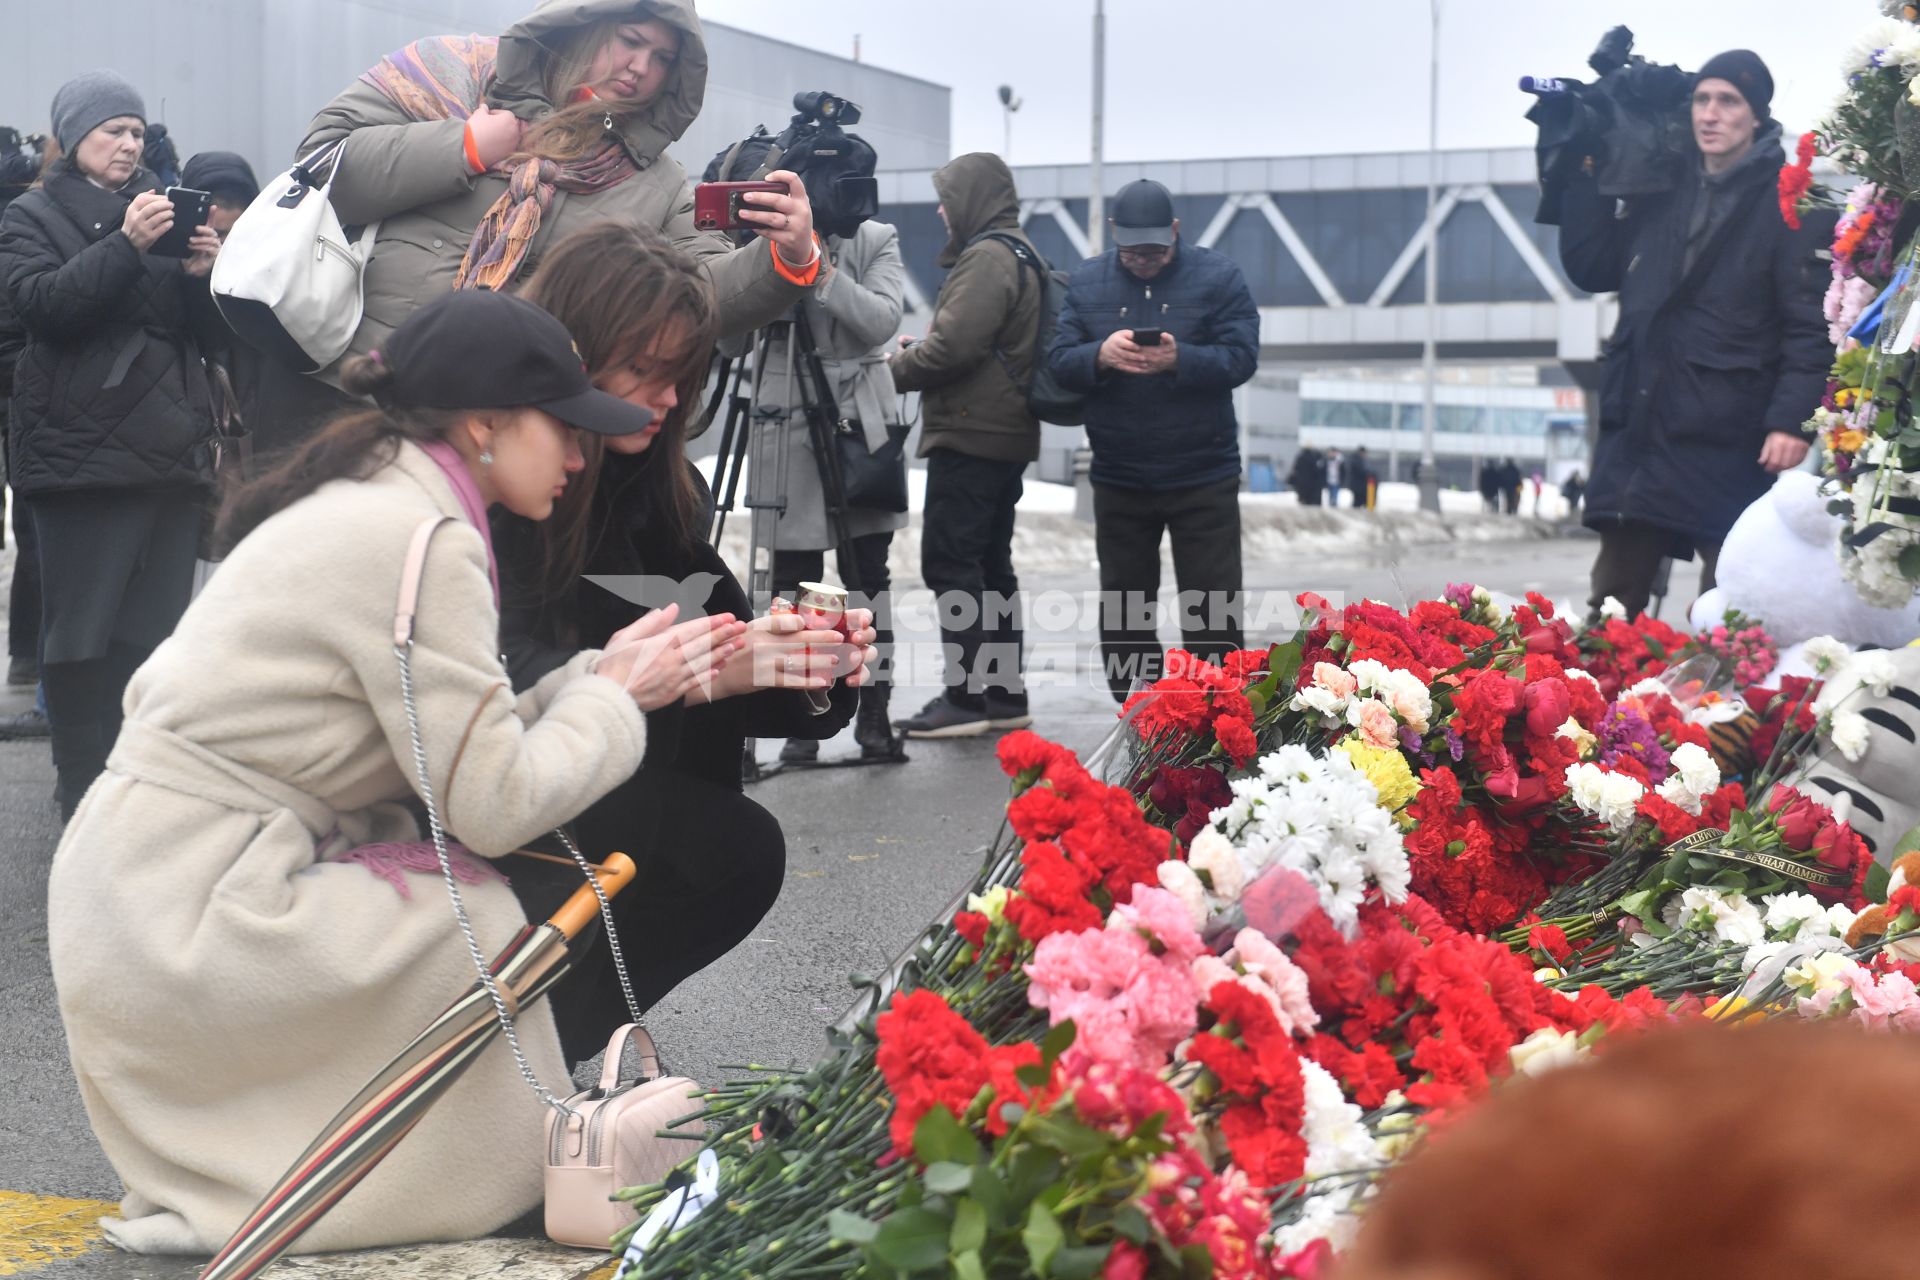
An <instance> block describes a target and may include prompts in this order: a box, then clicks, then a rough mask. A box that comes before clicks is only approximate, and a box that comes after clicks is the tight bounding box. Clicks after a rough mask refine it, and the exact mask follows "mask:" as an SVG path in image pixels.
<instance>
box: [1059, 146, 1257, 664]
mask: <svg viewBox="0 0 1920 1280" xmlns="http://www.w3.org/2000/svg"><path fill="white" fill-rule="evenodd" d="M1108 229H1109V234H1110V235H1111V237H1112V240H1113V243H1114V245H1115V246H1116V247H1115V248H1114V249H1113V250H1112V251H1110V252H1108V253H1104V254H1102V255H1101V256H1099V257H1097V258H1090V259H1088V260H1087V261H1086V262H1083V263H1081V264H1080V266H1079V268H1078V269H1076V270H1075V271H1074V273H1073V279H1072V282H1071V283H1070V284H1069V285H1068V287H1067V302H1066V307H1065V308H1064V309H1063V310H1062V311H1061V313H1060V329H1059V333H1058V336H1057V337H1056V339H1055V341H1054V344H1053V349H1052V351H1051V352H1050V353H1049V357H1048V358H1049V360H1050V361H1051V363H1052V366H1053V373H1054V376H1055V377H1056V378H1058V379H1059V380H1060V382H1061V383H1062V385H1064V386H1066V387H1069V388H1072V389H1075V390H1081V391H1085V392H1086V393H1087V395H1088V400H1087V439H1088V442H1089V443H1090V444H1091V445H1092V446H1093V474H1092V480H1093V519H1094V539H1095V544H1096V546H1097V548H1098V552H1099V556H1100V647H1101V650H1102V656H1103V659H1104V664H1105V668H1106V674H1107V685H1108V687H1109V688H1110V689H1111V690H1112V691H1113V696H1114V697H1115V698H1116V699H1119V700H1121V701H1124V700H1125V699H1126V696H1127V691H1128V688H1129V687H1130V686H1131V684H1132V682H1133V681H1134V680H1136V679H1146V680H1152V679H1155V678H1157V677H1158V676H1159V674H1160V670H1161V664H1162V655H1161V652H1160V641H1159V637H1158V622H1159V609H1158V605H1157V603H1156V601H1157V597H1158V595H1159V592H1160V539H1161V535H1162V534H1168V535H1171V537H1172V539H1173V572H1174V577H1175V579H1176V581H1177V582H1178V583H1179V588H1180V604H1179V611H1178V612H1179V617H1180V631H1181V635H1182V637H1183V640H1184V642H1185V644H1186V647H1187V649H1188V650H1189V651H1190V652H1192V653H1195V654H1197V655H1200V656H1203V657H1210V658H1214V659H1216V660H1217V659H1218V658H1220V657H1221V656H1222V655H1224V654H1226V653H1227V652H1229V651H1231V650H1233V649H1237V648H1239V647H1240V645H1241V641H1242V637H1241V630H1240V613H1241V602H1240V424H1239V422H1238V420H1237V419H1236V418H1235V417H1234V412H1233V389H1234V388H1235V387H1237V386H1239V385H1240V384H1241V383H1243V382H1245V381H1246V380H1247V379H1248V378H1251V377H1252V376H1253V370H1254V366H1255V365H1256V364H1257V363H1258V361H1259V356H1260V313H1259V310H1258V309H1257V308H1256V307H1255V306H1254V305H1253V295H1252V294H1251V293H1250V292H1248V290H1247V282H1246V278H1245V277H1244V276H1242V275H1241V274H1240V268H1239V267H1238V266H1236V265H1235V264H1234V263H1233V262H1232V261H1231V260H1230V259H1228V258H1226V257H1223V256H1222V255H1220V254H1217V253H1214V252H1212V251H1211V250H1207V249H1202V248H1200V247H1198V246H1196V245H1183V244H1181V243H1180V220H1179V219H1178V218H1176V217H1174V216H1173V199H1172V197H1171V196H1169V195H1168V194H1167V189H1166V188H1165V187H1163V186H1161V185H1160V184H1159V183H1157V182H1153V181H1151V180H1149V179H1145V178H1142V179H1140V180H1139V181H1138V182H1130V183H1128V184H1127V185H1126V186H1124V187H1122V188H1121V189H1120V193H1119V195H1118V196H1116V197H1115V199H1114V202H1113V216H1112V218H1111V219H1109V222H1108Z"/></svg>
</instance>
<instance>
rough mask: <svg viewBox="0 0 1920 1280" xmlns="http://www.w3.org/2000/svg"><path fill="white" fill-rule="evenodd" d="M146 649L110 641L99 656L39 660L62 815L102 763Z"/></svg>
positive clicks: (75, 803) (117, 730)
mask: <svg viewBox="0 0 1920 1280" xmlns="http://www.w3.org/2000/svg"><path fill="white" fill-rule="evenodd" d="M149 652H150V651H149V650H147V649H138V648H133V647H131V646H128V645H123V644H115V645H113V646H112V647H111V648H109V649H108V650H107V655H106V656H105V657H104V658H87V659H84V660H82V661H79V662H46V663H42V664H41V666H40V688H41V690H42V692H44V693H45V694H46V699H47V721H48V727H49V729H50V730H51V733H50V734H49V737H50V739H51V743H50V745H51V746H52V748H53V768H54V773H55V775H56V776H57V778H58V781H57V782H56V784H55V787H54V799H55V800H56V801H57V802H58V803H59V805H60V817H61V818H62V819H63V820H64V819H67V818H71V817H72V816H73V811H74V809H75V808H76V807H77V806H78V805H79V803H80V797H81V796H84V795H85V794H86V793H87V788H88V787H90V786H92V785H93V780H94V779H95V778H97V777H99V776H100V774H101V772H102V771H103V770H105V769H106V767H107V755H108V753H109V752H111V751H112V750H113V743H114V740H115V739H116V738H118V737H119V736H120V718H121V712H120V703H121V700H122V699H123V698H124V697H125V696H126V692H127V682H128V681H129V680H131V679H133V673H134V672H135V671H136V670H138V669H139V666H140V664H141V663H143V662H145V661H146V660H147V654H148V653H149Z"/></svg>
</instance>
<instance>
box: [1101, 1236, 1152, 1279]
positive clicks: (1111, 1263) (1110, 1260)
mask: <svg viewBox="0 0 1920 1280" xmlns="http://www.w3.org/2000/svg"><path fill="white" fill-rule="evenodd" d="M1100 1280H1147V1251H1146V1250H1145V1249H1142V1248H1141V1247H1140V1246H1139V1245H1137V1244H1134V1243H1133V1242H1132V1241H1130V1240H1115V1241H1114V1242H1113V1251H1112V1252H1111V1253H1109V1254H1108V1255H1107V1263H1106V1265H1105V1266H1103V1267H1101V1268H1100Z"/></svg>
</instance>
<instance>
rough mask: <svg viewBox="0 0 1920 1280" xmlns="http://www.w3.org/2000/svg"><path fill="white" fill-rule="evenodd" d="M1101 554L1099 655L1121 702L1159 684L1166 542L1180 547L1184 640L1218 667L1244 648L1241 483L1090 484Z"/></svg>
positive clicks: (1177, 577)
mask: <svg viewBox="0 0 1920 1280" xmlns="http://www.w3.org/2000/svg"><path fill="white" fill-rule="evenodd" d="M1093 528H1094V534H1093V536H1094V545H1095V547H1096V548H1097V551H1098V554H1099V557H1100V651H1101V660H1102V663H1101V665H1102V666H1103V667H1104V669H1105V671H1106V677H1107V688H1108V689H1110V690H1111V691H1112V692H1113V696H1114V698H1115V699H1117V700H1119V701H1121V702H1124V701H1126V698H1127V693H1128V691H1129V690H1130V689H1131V687H1132V685H1133V682H1134V681H1135V680H1157V679H1158V678H1159V677H1160V674H1161V670H1162V666H1163V663H1164V655H1163V654H1162V653H1161V651H1160V637H1159V625H1160V606H1159V594H1160V538H1161V535H1162V534H1165V535H1167V536H1169V537H1170V538H1171V539H1172V540H1173V576H1174V581H1175V582H1176V583H1177V584H1178V586H1179V589H1180V600H1179V615H1180V634H1181V639H1182V643H1183V644H1184V645H1185V647H1186V649H1187V651H1188V652H1190V653H1192V654H1194V655H1195V656H1196V657H1202V658H1209V659H1212V660H1214V661H1216V662H1217V661H1219V660H1220V659H1221V658H1222V657H1224V656H1225V655H1226V654H1227V653H1229V652H1231V651H1233V650H1235V649H1238V648H1240V647H1241V645H1242V643H1243V642H1244V637H1243V634H1242V631H1241V624H1240V618H1241V609H1242V601H1241V599H1240V587H1241V573H1240V482H1239V480H1237V479H1235V480H1223V481H1221V482H1220V483H1219V484H1211V485H1203V486H1201V487H1200V488H1197V489H1167V490H1151V489H1119V488H1115V487H1113V486H1112V485H1104V484H1096V485H1094V486H1093Z"/></svg>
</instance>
